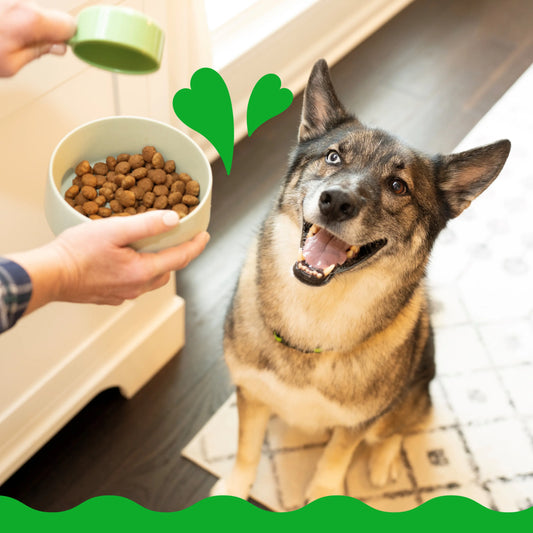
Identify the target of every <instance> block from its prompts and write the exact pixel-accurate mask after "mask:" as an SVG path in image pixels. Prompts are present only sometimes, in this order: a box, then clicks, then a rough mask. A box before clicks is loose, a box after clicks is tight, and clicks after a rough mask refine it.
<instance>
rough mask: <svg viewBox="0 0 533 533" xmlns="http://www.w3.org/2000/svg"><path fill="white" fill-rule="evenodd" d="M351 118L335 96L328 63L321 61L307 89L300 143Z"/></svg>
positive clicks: (313, 71) (316, 64)
mask: <svg viewBox="0 0 533 533" xmlns="http://www.w3.org/2000/svg"><path fill="white" fill-rule="evenodd" d="M350 118H352V117H351V116H350V115H349V114H348V113H347V112H346V111H345V109H344V107H343V106H342V104H341V103H340V102H339V99H338V98H337V95H336V94H335V90H334V89H333V84H332V83H331V79H330V77H329V70H328V65H327V63H326V62H325V61H324V60H323V59H320V60H319V61H317V62H316V63H315V65H314V66H313V70H312V71H311V75H310V76H309V81H308V82H307V86H306V88H305V92H304V101H303V109H302V119H301V122H300V129H299V131H298V142H303V141H308V140H309V139H314V138H315V137H318V136H320V135H322V134H323V133H325V132H326V131H328V130H329V129H331V128H334V127H335V126H338V125H339V124H341V123H342V122H344V121H345V120H347V119H350Z"/></svg>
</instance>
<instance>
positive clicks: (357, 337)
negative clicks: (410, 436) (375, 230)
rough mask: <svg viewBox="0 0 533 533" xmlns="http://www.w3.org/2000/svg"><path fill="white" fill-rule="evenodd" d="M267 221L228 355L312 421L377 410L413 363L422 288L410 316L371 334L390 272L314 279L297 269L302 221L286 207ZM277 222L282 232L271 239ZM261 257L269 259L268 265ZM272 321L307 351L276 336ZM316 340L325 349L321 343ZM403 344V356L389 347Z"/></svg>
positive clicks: (288, 408)
mask: <svg viewBox="0 0 533 533" xmlns="http://www.w3.org/2000/svg"><path fill="white" fill-rule="evenodd" d="M265 229H266V232H265V233H263V235H262V237H261V238H260V239H259V242H258V243H257V244H256V245H255V246H253V247H252V249H251V251H250V254H249V256H248V259H247V261H246V263H245V266H244V268H243V271H242V274H241V278H240V282H239V286H238V290H237V294H236V297H235V300H234V305H233V309H232V311H231V313H230V315H229V317H230V318H229V320H228V323H227V324H226V335H225V354H226V361H227V363H228V366H229V368H230V371H231V374H232V378H233V380H234V382H235V384H236V385H237V386H242V387H245V388H246V389H247V390H250V391H253V394H254V396H255V397H256V398H257V399H258V400H260V401H262V402H263V403H265V404H267V405H269V407H270V408H271V409H272V411H273V412H275V413H277V414H278V415H279V416H281V417H282V418H283V419H285V420H286V421H287V422H288V423H289V424H291V425H294V426H299V427H302V428H304V429H308V430H319V429H324V428H330V427H333V426H337V425H341V426H356V425H358V424H360V423H363V422H364V421H366V420H369V419H371V418H372V417H374V416H376V414H378V413H380V412H381V411H383V410H384V409H385V408H386V407H387V406H388V405H389V404H390V403H391V402H393V401H394V399H395V398H396V397H397V395H398V394H400V393H401V390H402V387H401V386H400V387H398V383H402V382H405V380H406V379H407V378H408V375H409V373H410V372H412V366H413V365H414V361H413V365H409V364H405V358H404V357H403V354H401V353H400V352H401V350H402V345H403V344H404V343H405V341H406V340H407V339H406V336H407V335H408V334H409V332H411V331H412V330H413V325H414V324H415V323H416V321H417V319H418V316H419V312H420V307H421V305H422V303H423V301H424V296H423V292H422V291H421V292H420V294H419V295H417V296H416V297H415V298H413V302H412V305H410V306H409V308H408V309H406V312H405V313H404V314H402V316H401V317H399V318H397V319H396V320H395V321H392V322H391V323H390V324H389V326H388V327H386V328H384V330H383V331H382V332H380V333H379V334H378V335H373V336H371V339H370V340H368V339H366V340H365V337H366V336H368V335H367V334H368V331H369V328H371V326H372V321H373V315H372V309H373V308H374V306H375V304H376V302H379V299H380V298H382V295H383V293H385V292H386V291H387V290H388V288H389V283H390V281H389V279H388V277H387V276H386V275H381V276H379V275H377V274H375V275H376V279H374V280H371V282H370V283H368V282H367V283H359V284H354V285H352V284H345V283H342V282H340V283H336V284H333V283H332V284H330V285H329V286H328V287H327V288H321V289H318V290H317V289H316V288H314V287H306V286H304V285H302V284H301V283H300V282H299V281H297V280H296V279H295V278H294V277H293V276H292V273H291V265H292V263H293V262H294V257H295V254H297V252H298V229H297V228H296V227H295V226H294V224H293V223H292V222H291V221H290V219H289V218H288V217H286V216H284V215H280V214H278V215H276V216H275V217H272V218H271V219H270V220H269V221H267V224H266V227H265ZM268 231H272V233H275V235H276V236H277V238H276V239H274V240H272V239H269V238H268V235H267V232H268ZM295 247H296V249H295ZM258 261H259V262H260V264H261V265H263V266H264V267H265V266H266V268H267V270H266V271H265V272H263V273H262V274H259V273H258ZM371 275H372V274H371ZM258 278H260V279H258ZM366 279H367V281H368V272H367V278H366ZM369 287H371V289H370V288H369ZM374 325H375V324H374ZM273 330H277V331H278V332H279V333H280V334H281V335H282V336H283V337H284V338H285V340H286V341H287V342H288V343H289V344H290V345H291V346H295V347H296V346H297V347H298V348H301V350H302V351H298V350H295V349H293V348H291V347H287V346H285V345H282V344H280V343H279V342H276V340H275V338H274V333H273ZM315 347H321V348H322V349H323V352H321V353H313V352H312V350H313V349H314V348H315ZM394 351H398V355H399V357H398V358H397V359H396V360H395V359H394V358H390V357H388V356H389V355H390V354H391V353H393V352H394ZM306 352H309V353H306Z"/></svg>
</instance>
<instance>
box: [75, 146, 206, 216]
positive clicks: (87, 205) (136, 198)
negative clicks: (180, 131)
mask: <svg viewBox="0 0 533 533" xmlns="http://www.w3.org/2000/svg"><path fill="white" fill-rule="evenodd" d="M199 194H200V184H199V183H198V182H197V181H196V180H194V179H193V178H192V177H191V176H190V175H189V174H187V173H186V172H181V173H179V172H178V171H177V169H176V163H175V161H174V160H173V159H168V160H166V161H165V158H164V156H163V154H161V153H160V152H158V151H157V149H156V147H155V146H145V147H144V148H143V149H142V150H141V152H140V153H135V152H132V153H131V154H129V153H125V152H124V153H121V154H118V155H117V156H116V157H115V156H113V155H109V156H108V157H107V158H106V159H105V162H104V161H103V160H101V161H98V162H96V163H94V164H93V165H92V166H91V163H90V162H89V161H88V160H83V161H80V162H79V163H78V165H77V166H76V167H75V177H74V178H73V180H72V186H70V187H69V188H68V189H67V190H66V191H65V201H66V202H68V204H69V205H70V206H72V207H73V208H74V209H75V210H76V211H78V212H79V213H81V214H83V215H85V216H87V217H88V218H90V219H91V220H97V219H101V218H109V217H113V216H131V215H135V214H137V213H145V212H147V211H155V210H157V209H172V210H173V211H175V212H176V213H178V215H179V217H180V218H183V217H186V216H187V215H188V214H189V213H190V212H192V211H193V210H194V209H195V208H196V206H197V205H198V204H199V202H200V200H199Z"/></svg>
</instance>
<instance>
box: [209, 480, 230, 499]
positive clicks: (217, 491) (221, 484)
mask: <svg viewBox="0 0 533 533" xmlns="http://www.w3.org/2000/svg"><path fill="white" fill-rule="evenodd" d="M209 496H229V494H228V488H227V485H226V480H225V479H224V478H220V479H219V480H218V481H217V482H216V483H215V484H214V485H213V487H212V488H211V490H210V491H209Z"/></svg>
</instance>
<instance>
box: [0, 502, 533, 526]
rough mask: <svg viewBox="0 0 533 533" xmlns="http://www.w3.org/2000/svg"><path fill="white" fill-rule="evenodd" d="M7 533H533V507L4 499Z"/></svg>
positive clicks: (0, 508) (2, 522)
mask: <svg viewBox="0 0 533 533" xmlns="http://www.w3.org/2000/svg"><path fill="white" fill-rule="evenodd" d="M0 531H1V532H2V533H4V532H5V533H8V532H26V531H28V532H29V531H32V532H34V531H35V532H39V533H40V532H54V533H60V532H63V531H64V532H67V531H68V532H69V533H71V532H72V533H74V532H76V533H77V532H85V531H91V532H95V531H96V532H98V533H101V532H106V531H143V532H147V533H148V532H150V533H151V532H154V531H176V532H177V531H187V532H189V531H200V532H203V531H212V532H214V533H218V532H220V531H222V532H225V531H228V532H232V533H237V532H241V531H242V532H246V533H252V532H253V533H256V532H261V531H268V532H269V533H279V532H282V531H290V532H291V533H292V532H296V531H303V532H306V533H307V532H311V531H320V532H324V533H326V532H327V533H329V532H330V531H335V532H337V531H338V532H339V533H344V532H345V531H360V532H365V533H373V532H375V531H390V532H391V533H396V532H398V531H409V532H413V531H425V532H431V533H434V532H441V531H442V532H446V533H456V532H458V531H465V532H466V531H468V532H472V533H473V532H477V531H480V532H483V533H485V532H491V531H498V532H502V531H504V532H507V531H509V532H512V533H516V532H522V531H524V532H526V531H527V532H529V533H530V532H532V531H533V507H531V508H529V509H527V510H524V511H520V512H515V513H502V512H498V511H493V510H490V509H487V508H486V507H484V506H482V505H480V504H478V503H476V502H474V501H472V500H470V499H468V498H464V497H461V496H440V497H438V498H434V499H432V500H430V501H428V502H426V503H424V504H422V505H420V506H419V507H417V508H416V509H412V510H410V511H405V512H401V513H389V512H384V511H378V510H376V509H373V508H372V507H370V506H368V505H367V504H365V503H362V502H360V501H359V500H356V499H354V498H349V497H347V496H329V497H327V498H322V499H320V500H317V501H315V502H313V503H311V504H309V505H307V506H306V507H304V508H302V509H299V510H297V511H291V512H287V513H273V512H270V511H263V510H261V509H258V508H257V507H255V506H253V505H252V504H250V503H248V502H245V501H243V500H240V499H238V498H233V497H231V496H215V497H212V498H206V499H205V500H202V501H200V502H198V503H196V504H194V505H192V506H191V507H189V508H187V509H184V510H182V511H176V512H169V513H164V512H156V511H150V510H148V509H145V508H144V507H142V506H141V505H138V504H136V503H134V502H132V501H131V500H129V499H127V498H122V497H120V496H99V497H97V498H92V499H90V500H87V501H86V502H84V503H82V504H80V505H78V506H77V507H74V508H73V509H70V510H68V511H63V512H55V513H54V512H50V513H47V512H42V511H36V510H34V509H31V508H30V507H27V506H26V505H24V504H22V503H20V502H19V501H17V500H14V499H12V498H8V497H5V496H0Z"/></svg>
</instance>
